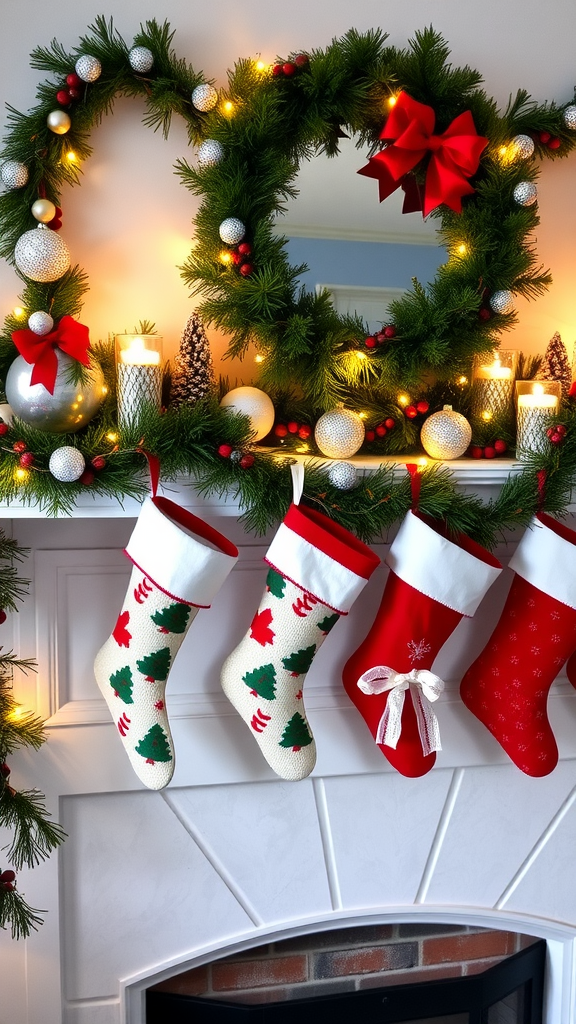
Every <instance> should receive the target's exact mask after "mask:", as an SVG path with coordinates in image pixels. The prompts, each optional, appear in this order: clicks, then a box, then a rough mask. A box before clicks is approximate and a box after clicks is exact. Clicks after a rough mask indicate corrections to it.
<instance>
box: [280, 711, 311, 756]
mask: <svg viewBox="0 0 576 1024" xmlns="http://www.w3.org/2000/svg"><path fill="white" fill-rule="evenodd" d="M309 743H312V736H311V734H310V732H309V729H308V726H307V724H306V722H305V721H304V719H303V718H302V715H299V714H298V712H296V714H295V715H292V718H291V719H290V721H289V722H288V723H287V725H286V728H285V729H284V732H283V733H282V739H281V740H280V742H279V744H278V746H279V747H292V750H293V751H297V750H300V748H301V747H307V746H308V744H309Z"/></svg>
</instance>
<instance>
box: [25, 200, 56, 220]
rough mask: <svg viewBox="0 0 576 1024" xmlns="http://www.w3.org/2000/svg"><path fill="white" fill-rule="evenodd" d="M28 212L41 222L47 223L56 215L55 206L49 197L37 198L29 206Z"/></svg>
mask: <svg viewBox="0 0 576 1024" xmlns="http://www.w3.org/2000/svg"><path fill="white" fill-rule="evenodd" d="M30 213H31V214H32V216H33V217H34V219H35V220H39V221H40V223H41V224H49V223H50V221H51V220H54V217H55V216H56V207H55V206H54V203H51V202H50V200H49V199H37V200H36V202H35V203H32V206H31V207H30Z"/></svg>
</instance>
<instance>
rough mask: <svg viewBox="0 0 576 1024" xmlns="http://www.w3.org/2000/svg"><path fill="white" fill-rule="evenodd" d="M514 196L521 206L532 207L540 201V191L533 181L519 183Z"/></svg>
mask: <svg viewBox="0 0 576 1024" xmlns="http://www.w3.org/2000/svg"><path fill="white" fill-rule="evenodd" d="M512 195H513V196H514V202H515V203H518V205H519V206H532V203H535V202H536V200H537V199H538V189H537V187H536V185H535V184H534V182H533V181H519V182H518V184H517V185H516V188H515V189H514V191H513V193H512Z"/></svg>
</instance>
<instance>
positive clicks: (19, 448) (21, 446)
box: [12, 441, 26, 452]
mask: <svg viewBox="0 0 576 1024" xmlns="http://www.w3.org/2000/svg"><path fill="white" fill-rule="evenodd" d="M12 447H13V449H14V451H15V452H25V451H26V442H25V441H14V444H13V445H12Z"/></svg>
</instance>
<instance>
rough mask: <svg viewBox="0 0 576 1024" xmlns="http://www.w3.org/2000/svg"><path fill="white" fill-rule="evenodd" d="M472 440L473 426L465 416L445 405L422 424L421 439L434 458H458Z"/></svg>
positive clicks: (427, 451) (428, 452)
mask: <svg viewBox="0 0 576 1024" xmlns="http://www.w3.org/2000/svg"><path fill="white" fill-rule="evenodd" d="M471 440H472V427H471V426H470V424H469V423H468V420H467V419H466V417H465V416H462V414H461V413H459V412H454V411H453V409H452V406H451V405H445V406H444V408H443V410H442V412H435V413H433V414H432V416H429V417H428V419H427V420H425V421H424V423H423V425H422V430H421V431H420V441H421V442H422V447H423V448H424V451H425V452H426V453H427V454H428V455H429V456H430V458H432V459H457V458H458V457H459V456H460V455H463V454H464V452H465V451H466V449H467V448H468V446H469V444H470V441H471Z"/></svg>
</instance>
